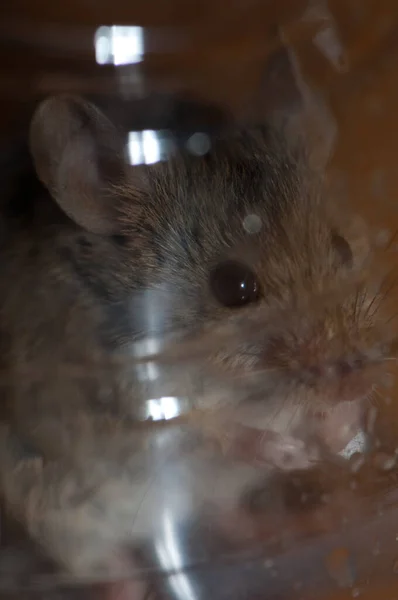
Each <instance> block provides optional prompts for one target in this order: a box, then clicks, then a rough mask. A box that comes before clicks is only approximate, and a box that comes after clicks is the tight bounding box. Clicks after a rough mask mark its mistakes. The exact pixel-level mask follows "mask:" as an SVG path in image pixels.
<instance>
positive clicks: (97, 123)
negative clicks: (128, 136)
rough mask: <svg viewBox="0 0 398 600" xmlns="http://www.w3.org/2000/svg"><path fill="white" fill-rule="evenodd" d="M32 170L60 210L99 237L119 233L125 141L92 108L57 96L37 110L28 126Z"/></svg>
mask: <svg viewBox="0 0 398 600" xmlns="http://www.w3.org/2000/svg"><path fill="white" fill-rule="evenodd" d="M30 149H31V154H32V156H33V161H34V163H35V167H36V172H37V174H38V176H39V178H40V179H41V181H42V182H43V183H44V185H45V186H46V187H47V188H48V190H49V191H50V193H51V195H52V196H53V198H54V199H55V200H56V202H57V203H58V204H59V206H60V207H61V208H62V210H63V211H64V212H65V213H66V214H67V215H68V216H69V217H71V219H73V220H74V221H75V222H76V223H77V224H78V225H80V226H81V227H84V228H85V229H87V230H89V231H91V232H93V233H97V234H102V235H110V234H113V233H117V232H118V223H117V216H116V205H117V201H118V198H117V194H116V193H115V192H114V191H113V188H114V186H115V185H120V184H121V183H122V182H123V179H124V175H125V169H126V162H125V156H124V152H125V150H124V143H123V139H122V137H121V136H119V134H118V132H117V130H116V128H115V127H114V126H113V124H112V123H111V122H110V121H109V120H108V119H107V118H106V117H105V115H103V114H102V113H101V112H100V111H99V110H98V109H97V108H96V107H95V106H93V105H92V104H90V103H89V102H86V101H85V100H83V99H81V98H79V97H75V96H67V95H65V96H63V95H62V96H55V97H52V98H49V99H47V100H45V101H44V102H42V103H41V104H40V105H39V107H38V108H37V110H36V112H35V114H34V116H33V119H32V123H31V127H30Z"/></svg>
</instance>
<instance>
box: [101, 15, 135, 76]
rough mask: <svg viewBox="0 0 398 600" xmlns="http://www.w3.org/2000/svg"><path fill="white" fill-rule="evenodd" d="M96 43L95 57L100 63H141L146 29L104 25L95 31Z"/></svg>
mask: <svg viewBox="0 0 398 600" xmlns="http://www.w3.org/2000/svg"><path fill="white" fill-rule="evenodd" d="M94 45H95V59H96V61H97V63H98V64H99V65H106V64H113V65H116V66H118V65H129V64H134V63H139V62H141V61H142V59H143V55H144V29H143V28H142V27H126V26H119V25H111V26H110V27H108V26H105V25H103V26H101V27H99V28H98V29H97V31H96V32H95V37H94Z"/></svg>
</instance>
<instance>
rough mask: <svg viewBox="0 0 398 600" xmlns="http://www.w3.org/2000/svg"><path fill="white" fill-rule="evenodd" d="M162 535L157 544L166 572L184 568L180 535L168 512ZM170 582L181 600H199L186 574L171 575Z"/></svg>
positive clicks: (157, 550)
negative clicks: (179, 544) (160, 540)
mask: <svg viewBox="0 0 398 600" xmlns="http://www.w3.org/2000/svg"><path fill="white" fill-rule="evenodd" d="M162 533H163V539H162V542H158V543H157V544H156V552H157V555H158V557H159V560H160V562H161V564H162V566H163V568H164V569H165V570H166V571H178V570H180V569H182V568H183V566H184V564H183V561H182V556H181V551H180V548H179V547H178V534H177V532H176V531H175V527H174V523H173V518H172V517H171V516H170V515H169V514H168V513H167V512H165V513H164V515H163V528H162ZM169 581H170V585H171V586H172V587H173V589H174V592H175V594H176V597H177V598H179V600H197V598H196V594H195V592H194V590H193V588H192V585H191V583H190V581H189V579H188V577H187V576H186V575H184V573H178V574H177V575H171V576H170V580H169Z"/></svg>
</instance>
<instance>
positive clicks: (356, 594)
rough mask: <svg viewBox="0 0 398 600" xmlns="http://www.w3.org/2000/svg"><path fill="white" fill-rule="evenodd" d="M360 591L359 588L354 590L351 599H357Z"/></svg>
mask: <svg viewBox="0 0 398 600" xmlns="http://www.w3.org/2000/svg"><path fill="white" fill-rule="evenodd" d="M360 593H361V591H360V589H359V588H354V589H353V590H352V592H351V596H352V597H353V598H358V596H359V595H360Z"/></svg>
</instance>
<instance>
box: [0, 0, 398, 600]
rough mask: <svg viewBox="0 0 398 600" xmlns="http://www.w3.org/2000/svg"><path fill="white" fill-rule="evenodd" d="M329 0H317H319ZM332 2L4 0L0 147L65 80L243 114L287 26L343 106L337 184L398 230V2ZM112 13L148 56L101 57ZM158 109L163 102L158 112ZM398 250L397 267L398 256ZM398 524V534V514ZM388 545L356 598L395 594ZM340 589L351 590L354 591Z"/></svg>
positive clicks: (87, 89)
mask: <svg viewBox="0 0 398 600" xmlns="http://www.w3.org/2000/svg"><path fill="white" fill-rule="evenodd" d="M324 5H325V4H324V3H323V4H322V3H314V6H318V9H319V6H324ZM328 6H329V11H330V12H329V13H321V18H319V14H318V18H316V19H315V20H313V21H312V22H311V21H308V20H307V21H303V19H302V16H303V14H304V13H305V10H306V8H308V7H307V3H305V2H302V1H301V0H290V1H289V0H278V1H275V0H274V1H272V0H268V1H267V0H163V1H160V0H145V1H144V0H143V1H142V2H140V1H139V0H136V1H135V2H134V1H131V0H129V1H124V0H118V1H116V0H113V1H109V2H106V1H105V0H68V1H67V2H56V1H54V0H51V1H50V0H35V1H32V0H2V2H1V11H2V17H1V22H0V109H1V110H0V136H1V143H2V146H1V147H2V149H3V150H2V151H3V152H7V148H8V144H10V143H12V141H13V139H14V138H16V137H17V135H18V134H19V133H20V132H23V131H24V129H25V127H26V125H27V123H28V120H29V116H30V113H31V111H32V107H33V105H34V104H35V102H36V101H37V99H38V98H39V97H41V96H42V95H45V94H49V93H53V92H58V91H64V90H68V91H78V92H79V93H88V94H100V95H102V96H104V97H110V98H112V97H116V98H117V97H119V96H120V95H122V96H123V97H124V98H125V99H126V98H127V99H129V98H131V100H132V101H133V100H134V99H137V98H138V99H141V101H142V99H144V103H143V104H141V105H139V106H141V109H142V108H143V107H144V106H145V98H146V97H147V95H148V94H149V93H151V92H159V91H166V92H167V93H175V92H190V93H192V94H193V95H194V97H195V98H198V99H201V100H204V101H206V102H210V103H212V104H216V105H218V106H221V107H224V106H227V107H228V108H229V109H231V110H233V111H235V112H237V113H239V111H240V110H241V109H242V107H243V106H244V105H245V102H246V101H247V99H248V98H249V97H250V94H251V93H252V92H253V89H254V87H255V85H256V82H257V81H258V76H259V73H260V72H261V69H262V67H263V65H264V61H265V59H266V57H267V55H268V54H269V52H270V51H271V50H272V49H273V48H274V47H275V44H276V36H275V31H276V27H277V26H279V27H280V26H282V27H283V29H284V31H285V33H286V35H287V36H288V38H289V39H290V41H292V42H293V43H294V45H295V46H296V48H297V50H298V53H299V55H300V57H301V58H302V61H303V65H304V69H305V71H306V73H307V75H308V77H309V79H311V80H312V81H313V82H314V83H315V84H316V85H318V86H319V87H320V88H321V89H322V90H323V91H324V92H325V94H326V95H327V96H328V97H329V99H330V102H331V105H332V107H333V109H334V113H335V115H336V117H337V122H338V127H339V136H338V147H337V151H336V155H335V158H334V160H333V165H332V170H331V173H332V175H333V177H334V180H335V182H336V185H338V186H339V188H338V189H339V190H340V192H341V193H342V194H346V195H347V197H348V198H349V199H350V201H352V202H353V203H354V204H355V205H356V206H357V207H358V208H359V209H360V211H361V212H362V213H363V214H365V216H366V217H367V219H368V220H369V222H370V224H371V225H372V226H373V227H374V229H375V231H376V232H379V233H380V232H381V233H380V236H381V237H382V238H383V237H386V236H387V235H391V234H393V233H394V232H395V230H396V229H398V3H397V2H396V1H395V0H391V1H388V0H378V1H375V0H355V1H353V0H335V1H330V2H329V5H328ZM112 23H114V24H123V23H125V24H129V25H142V26H145V27H146V55H145V60H144V62H143V63H142V64H141V65H139V66H137V67H123V68H121V69H118V70H117V69H114V68H113V67H108V66H102V67H97V66H96V64H95V59H94V47H93V35H94V31H95V29H96V27H97V26H99V25H102V24H112ZM325 24H326V26H331V27H333V31H334V32H335V34H336V35H337V36H338V37H339V39H340V41H341V46H342V49H343V53H342V55H341V56H340V58H339V60H338V61H337V63H336V64H333V61H331V60H330V59H329V58H327V57H325V55H324V54H323V53H322V52H320V51H319V50H317V49H316V48H315V46H314V42H313V36H314V35H315V33H316V32H317V31H319V29H320V28H322V25H324V26H325ZM137 78H138V79H137ZM137 81H138V84H137ZM155 113H156V103H155V105H154V108H153V110H152V113H151V115H152V117H153V115H154V114H155ZM151 115H150V116H149V118H150V117H151ZM391 261H392V265H393V266H394V263H395V260H394V257H392V258H391ZM395 397H396V394H395V392H394V391H393V393H392V394H391V398H392V399H393V402H392V403H391V404H390V405H389V406H388V407H384V409H383V411H382V412H383V418H384V421H383V423H384V425H383V427H382V429H381V431H384V432H385V435H388V436H390V437H391V439H393V440H394V438H395V436H396V437H397V439H398V408H397V406H398V404H397V403H396V402H395V401H394V398H395ZM387 425H388V428H387ZM391 518H392V521H391V527H392V529H394V528H395V523H394V517H393V516H392V517H391ZM395 520H397V517H396V516H395ZM396 527H397V533H398V522H397V523H396ZM394 535H395V530H394ZM373 542H374V540H373V539H370V540H369V547H371V545H372V544H373ZM388 552H389V553H388V554H387V555H386V557H385V561H384V565H383V568H381V567H380V569H379V575H378V573H377V568H376V567H375V568H372V569H371V568H370V567H369V581H368V585H367V586H366V588H361V594H360V598H362V599H365V598H366V599H368V598H369V599H370V598H383V599H384V600H393V599H394V597H396V598H398V576H397V575H396V573H395V572H394V561H395V557H394V549H393V548H391V547H390V549H389V551H388ZM397 557H398V543H397ZM383 560H384V559H383ZM379 562H380V561H379ZM381 562H383V561H381ZM380 564H381V563H380ZM375 569H376V570H375ZM370 575H371V576H370ZM395 579H397V582H395ZM340 597H342V598H343V597H347V598H352V590H351V591H347V593H346V595H344V596H343V595H341V596H340Z"/></svg>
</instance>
